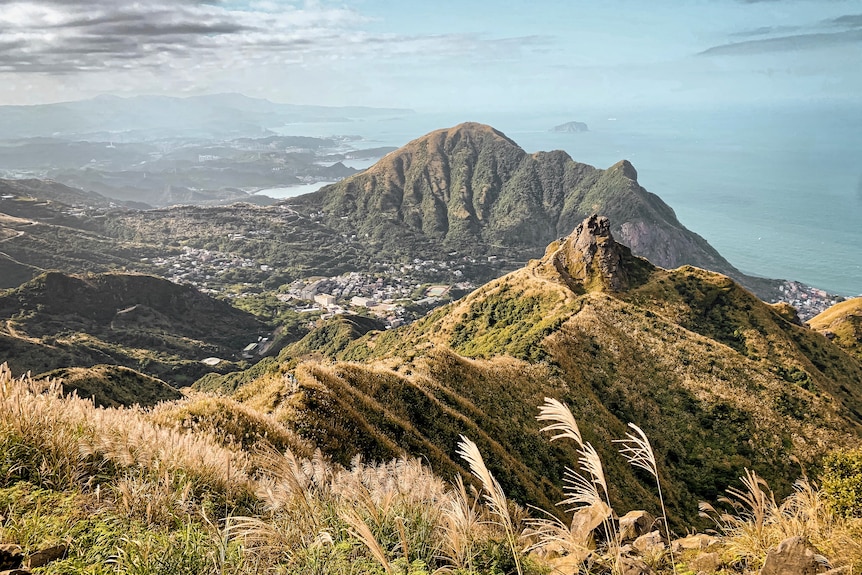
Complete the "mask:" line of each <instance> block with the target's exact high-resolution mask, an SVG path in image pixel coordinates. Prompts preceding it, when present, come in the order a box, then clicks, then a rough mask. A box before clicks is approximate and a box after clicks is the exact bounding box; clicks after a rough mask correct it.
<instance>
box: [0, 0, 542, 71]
mask: <svg viewBox="0 0 862 575" xmlns="http://www.w3.org/2000/svg"><path fill="white" fill-rule="evenodd" d="M368 21H369V19H368V18H366V17H364V16H363V15H362V14H360V13H359V12H357V11H355V10H352V9H349V8H345V7H343V6H330V5H327V4H325V3H323V2H320V1H310V2H307V3H305V4H303V5H297V4H295V3H292V2H286V1H285V0H281V1H276V0H251V1H250V2H244V3H242V4H239V3H236V2H232V1H227V0H224V1H203V0H138V1H136V2H118V1H117V0H18V1H12V2H8V1H5V0H0V72H13V73H28V72H34V73H49V74H74V73H78V72H82V71H94V70H95V71H99V70H102V71H104V70H113V69H131V68H135V67H140V68H159V67H173V68H176V67H180V66H183V65H188V66H223V65H224V64H218V62H228V63H231V64H236V63H238V60H239V59H243V60H245V61H248V62H255V63H258V64H275V63H278V62H282V63H283V62H303V61H310V60H314V59H315V58H324V59H328V60H341V59H346V60H349V59H355V58H357V57H361V56H363V55H364V56H372V57H379V58H391V57H396V56H404V55H416V56H421V57H449V56H451V55H454V54H459V55H464V56H467V57H469V58H478V57H482V56H483V55H484V57H488V58H494V59H497V58H500V57H505V55H506V54H516V53H518V52H519V51H520V50H523V49H529V48H530V47H534V46H538V45H539V44H540V43H541V41H540V40H539V39H538V38H537V37H525V38H506V39H501V40H495V39H487V38H482V37H479V36H475V35H465V34H459V35H455V34H447V35H434V36H428V35H425V36H421V35H416V36H410V35H401V34H382V33H369V32H366V31H364V30H363V25H364V24H366V23H367V22H368Z"/></svg>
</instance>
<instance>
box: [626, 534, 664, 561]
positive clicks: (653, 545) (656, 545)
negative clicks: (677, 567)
mask: <svg viewBox="0 0 862 575" xmlns="http://www.w3.org/2000/svg"><path fill="white" fill-rule="evenodd" d="M632 547H634V548H635V549H636V550H637V551H638V553H640V554H641V555H655V554H656V553H658V552H660V551H663V550H664V548H665V544H664V540H662V537H661V533H659V532H658V531H650V532H649V533H647V534H646V535H641V536H640V537H638V538H637V539H635V541H634V543H632Z"/></svg>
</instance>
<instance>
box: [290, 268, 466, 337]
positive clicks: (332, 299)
mask: <svg viewBox="0 0 862 575" xmlns="http://www.w3.org/2000/svg"><path fill="white" fill-rule="evenodd" d="M392 271H394V270H392ZM452 287H456V288H457V289H459V290H471V289H473V288H474V286H473V284H471V283H469V282H464V283H459V284H456V285H455V286H449V285H430V286H429V285H427V284H423V283H420V280H416V279H411V278H410V277H405V276H400V275H395V274H382V275H381V274H368V273H360V272H351V273H346V274H342V275H340V276H334V277H314V278H307V279H301V280H297V281H295V282H293V283H291V284H290V285H289V286H287V289H286V290H284V289H283V290H281V293H279V294H278V295H277V296H276V297H278V298H279V299H280V300H282V301H296V302H297V307H296V308H295V309H296V311H297V312H299V313H308V312H320V313H321V314H323V317H328V316H331V315H336V314H342V313H348V312H350V313H367V314H370V315H374V316H376V317H378V318H379V319H380V320H381V321H383V322H384V323H385V324H386V326H387V327H397V326H399V325H402V324H404V323H407V322H409V321H412V319H414V318H415V316H416V315H417V312H420V311H422V310H423V308H430V307H434V306H435V305H437V304H439V303H440V302H441V301H443V300H444V299H446V298H447V297H448V296H449V293H450V290H451V289H452Z"/></svg>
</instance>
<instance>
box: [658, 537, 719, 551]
mask: <svg viewBox="0 0 862 575" xmlns="http://www.w3.org/2000/svg"><path fill="white" fill-rule="evenodd" d="M718 543H720V541H719V539H718V538H717V537H712V536H710V535H704V534H703V533H696V534H694V535H689V536H688V537H683V538H682V539H675V540H674V541H673V543H671V546H670V548H671V551H673V552H674V553H679V552H680V551H687V550H689V549H700V550H704V549H709V548H710V547H712V546H713V545H716V544H718Z"/></svg>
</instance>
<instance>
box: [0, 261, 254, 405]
mask: <svg viewBox="0 0 862 575" xmlns="http://www.w3.org/2000/svg"><path fill="white" fill-rule="evenodd" d="M267 331H268V330H267V328H266V326H265V325H264V324H263V323H261V322H260V321H259V320H257V319H256V318H255V317H254V316H252V315H251V314H248V313H246V312H243V311H240V310H238V309H236V308H234V307H233V306H231V305H230V304H228V303H225V302H222V301H219V300H216V299H214V298H211V297H209V296H205V295H203V294H201V293H200V292H198V291H197V290H195V289H194V288H192V287H189V286H180V285H177V284H174V283H171V282H169V281H167V280H163V279H159V278H156V277H152V276H144V275H137V274H119V273H115V274H90V275H82V276H69V275H65V274H61V273H58V272H49V273H45V274H42V275H40V276H38V277H37V278H35V279H33V280H31V281H30V282H28V283H26V284H24V285H23V286H21V287H19V288H17V289H15V290H8V291H6V292H5V293H2V294H0V351H2V352H3V353H4V354H8V357H9V358H10V359H9V364H10V366H11V368H12V369H13V370H14V371H15V372H16V373H24V372H27V371H30V372H32V373H44V372H50V371H52V370H55V369H60V368H66V367H69V366H78V367H92V366H94V365H99V364H109V365H119V366H125V367H128V368H131V369H134V370H137V371H140V372H142V373H144V374H146V375H149V376H152V377H156V378H158V379H161V380H163V381H168V382H170V383H171V384H172V385H175V386H181V385H190V384H191V383H193V382H194V381H195V380H196V379H198V378H199V377H201V376H202V375H204V374H205V373H207V372H209V371H212V370H215V371H221V372H227V371H232V370H236V369H238V368H239V367H240V365H239V364H237V363H234V362H233V361H231V360H232V359H239V357H238V356H239V355H240V351H241V350H242V348H243V347H244V346H245V345H246V344H247V343H248V342H249V341H257V338H258V336H261V335H264V334H267ZM210 356H215V357H221V358H223V359H225V360H226V361H223V362H221V363H219V364H218V365H217V366H216V367H215V368H212V367H209V366H206V365H204V364H202V363H201V361H200V360H202V359H204V358H206V357H210ZM120 373H122V372H119V371H118V372H116V374H115V375H117V374H120ZM104 375H105V374H104V373H103V374H102V376H101V377H103V378H104ZM82 390H83V391H87V390H86V385H84V386H83V388H82ZM142 397H144V396H142ZM122 401H125V400H121V402H122Z"/></svg>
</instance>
